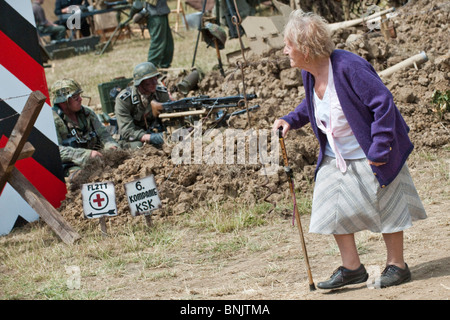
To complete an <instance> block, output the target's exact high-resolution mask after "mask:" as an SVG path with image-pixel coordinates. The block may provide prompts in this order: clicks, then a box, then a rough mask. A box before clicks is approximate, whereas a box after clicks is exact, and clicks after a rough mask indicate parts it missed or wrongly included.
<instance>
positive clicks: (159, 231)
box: [0, 199, 301, 300]
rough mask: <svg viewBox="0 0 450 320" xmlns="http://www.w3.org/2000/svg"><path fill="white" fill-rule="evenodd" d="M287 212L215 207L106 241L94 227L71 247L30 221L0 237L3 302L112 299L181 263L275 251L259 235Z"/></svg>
mask: <svg viewBox="0 0 450 320" xmlns="http://www.w3.org/2000/svg"><path fill="white" fill-rule="evenodd" d="M299 202H301V199H299ZM288 207H289V206H288V205H281V206H279V207H277V208H276V209H275V210H274V211H272V213H271V214H270V215H268V214H267V212H268V211H269V210H270V209H271V205H270V204H267V203H261V204H256V205H246V204H242V205H235V206H233V207H230V206H229V205H228V206H224V205H223V204H217V203H212V204H210V205H209V206H208V207H207V208H203V209H199V210H197V211H192V212H191V213H189V214H185V215H182V216H178V217H177V218H176V219H174V220H167V221H166V220H157V221H155V222H154V224H153V227H152V228H148V227H147V226H146V224H145V223H144V222H143V223H142V224H132V225H124V226H123V227H117V228H114V229H113V230H109V234H108V236H102V234H101V232H100V230H99V229H96V228H92V229H90V230H87V231H85V232H84V233H83V234H82V239H81V240H80V241H79V242H77V243H76V244H74V245H70V246H69V245H66V244H64V243H62V242H61V241H60V240H59V239H58V238H57V237H56V236H55V235H54V234H53V233H52V232H51V230H50V228H49V227H48V226H47V225H45V223H43V222H34V223H30V224H27V225H26V226H24V227H22V228H16V229H13V231H12V232H11V233H10V234H9V235H7V236H4V237H0V299H2V300H5V299H14V300H16V299H26V300H28V299H38V300H41V299H43V300H47V299H50V300H71V299H76V300H87V299H107V298H108V293H109V292H114V291H115V290H121V289H123V286H126V283H128V282H129V281H133V282H136V283H139V282H140V281H159V280H164V279H171V278H178V277H181V276H182V274H180V272H179V271H178V266H180V265H183V264H186V263H189V264H193V265H195V266H197V267H198V268H201V267H202V266H205V265H210V264H211V263H214V264H217V265H220V264H224V263H225V261H226V260H227V259H229V258H231V257H233V256H235V255H239V254H245V253H254V252H260V251H265V250H270V248H271V247H272V246H273V245H277V244H282V243H284V242H285V241H286V239H285V238H283V237H282V236H280V234H277V235H273V234H271V233H270V232H269V233H267V232H265V233H261V232H260V231H258V230H261V228H264V227H267V226H271V225H272V226H273V225H275V224H279V223H280V222H281V223H283V224H290V222H287V221H286V220H285V219H284V217H282V215H280V214H279V213H280V212H281V211H285V208H288ZM222 260H223V262H220V261H222ZM74 270H75V271H74ZM77 270H79V271H77ZM112 279H114V280H112ZM77 281H78V286H77Z"/></svg>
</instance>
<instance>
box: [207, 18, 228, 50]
mask: <svg viewBox="0 0 450 320" xmlns="http://www.w3.org/2000/svg"><path fill="white" fill-rule="evenodd" d="M202 31H203V32H202V33H203V38H204V40H205V42H206V43H207V44H208V45H209V46H211V47H213V48H215V47H216V41H214V39H216V40H217V45H218V47H219V49H220V50H222V49H223V48H225V41H227V33H226V32H225V30H224V29H223V28H221V27H219V26H218V25H217V24H214V23H210V22H208V23H207V24H205V27H204V28H203V29H202Z"/></svg>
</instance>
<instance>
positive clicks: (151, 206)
mask: <svg viewBox="0 0 450 320" xmlns="http://www.w3.org/2000/svg"><path fill="white" fill-rule="evenodd" d="M125 193H126V194H127V199H128V205H129V207H130V211H131V215H132V216H133V217H136V216H140V215H144V216H145V220H146V222H147V225H148V226H149V227H151V226H152V221H151V213H152V211H153V210H156V209H160V208H161V207H162V203H161V199H160V198H159V194H158V190H157V188H156V183H155V178H154V176H153V175H150V176H147V177H145V178H142V179H137V180H134V181H131V182H129V183H126V184H125Z"/></svg>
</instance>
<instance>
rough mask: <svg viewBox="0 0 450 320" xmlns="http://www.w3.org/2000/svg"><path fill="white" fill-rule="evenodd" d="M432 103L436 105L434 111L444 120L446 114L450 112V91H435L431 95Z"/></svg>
mask: <svg viewBox="0 0 450 320" xmlns="http://www.w3.org/2000/svg"><path fill="white" fill-rule="evenodd" d="M431 103H432V104H433V105H434V108H433V111H434V112H436V113H437V114H438V115H439V117H440V118H442V116H443V115H444V113H446V112H449V111H450V90H446V91H445V92H443V91H440V90H434V92H433V94H432V95H431Z"/></svg>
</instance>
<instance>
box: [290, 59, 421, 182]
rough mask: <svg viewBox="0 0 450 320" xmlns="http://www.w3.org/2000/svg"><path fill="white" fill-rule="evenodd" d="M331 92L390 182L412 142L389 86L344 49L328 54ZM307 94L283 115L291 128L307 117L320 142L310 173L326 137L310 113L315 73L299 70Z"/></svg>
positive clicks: (377, 171)
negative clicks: (331, 74) (331, 83)
mask: <svg viewBox="0 0 450 320" xmlns="http://www.w3.org/2000/svg"><path fill="white" fill-rule="evenodd" d="M330 59H331V64H332V66H333V76H334V82H335V87H336V92H337V95H338V98H339V102H340V103H341V106H342V110H343V112H344V114H345V117H346V118H347V121H348V123H349V125H350V127H351V129H352V131H353V134H354V135H355V138H356V140H357V141H358V143H359V144H360V146H361V148H362V149H363V151H364V153H365V154H366V157H367V159H369V160H372V161H374V162H386V164H385V165H382V166H378V167H375V166H371V167H372V171H373V173H374V175H375V176H376V178H377V179H378V182H379V184H380V186H381V187H382V188H383V187H385V186H386V185H388V184H389V183H391V182H392V181H393V180H394V179H395V177H396V176H397V174H398V173H399V172H400V170H401V168H402V167H403V165H404V163H405V161H406V159H407V158H408V156H409V154H410V153H411V152H412V150H413V148H414V146H413V144H412V143H411V140H410V139H409V137H408V132H409V127H408V126H407V124H406V122H405V120H404V119H403V117H402V116H401V114H400V111H399V110H398V108H397V107H396V105H395V104H394V99H393V97H392V94H391V92H390V91H389V89H388V88H386V86H385V85H384V84H383V82H382V81H381V79H380V78H379V76H378V74H377V73H376V71H375V70H374V68H373V67H372V65H371V64H370V63H368V62H367V61H366V60H364V59H363V58H361V57H360V56H358V55H356V54H354V53H351V52H349V51H344V50H334V51H333V53H332V54H331V57H330ZM302 77H303V84H304V87H305V93H306V97H305V99H304V100H303V101H302V102H301V103H300V104H299V105H298V106H297V107H296V108H295V110H294V111H292V112H290V113H289V114H288V115H286V116H284V117H282V119H284V120H285V121H287V122H288V123H289V125H290V126H291V129H299V128H301V127H303V126H304V125H306V124H307V123H308V122H311V124H312V126H311V127H312V129H313V131H314V134H315V135H316V137H317V139H318V140H319V144H320V153H319V158H318V160H317V166H316V171H315V173H316V174H317V170H318V168H319V166H320V164H321V162H322V159H323V155H324V152H325V146H326V142H327V137H326V135H325V134H323V133H322V132H321V130H320V129H319V128H318V127H317V125H316V122H315V118H314V106H313V102H312V99H313V89H314V76H313V75H312V74H310V73H309V72H306V71H304V70H302Z"/></svg>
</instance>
